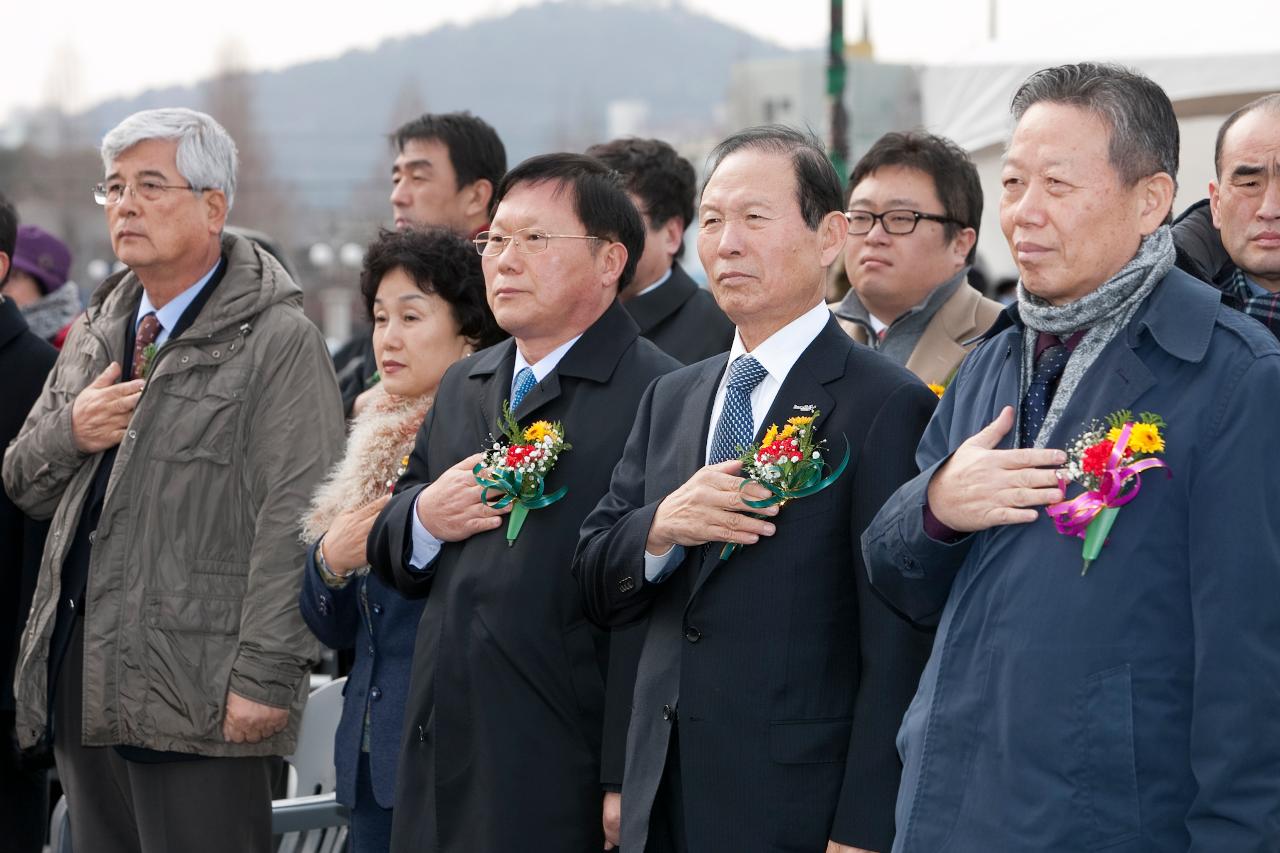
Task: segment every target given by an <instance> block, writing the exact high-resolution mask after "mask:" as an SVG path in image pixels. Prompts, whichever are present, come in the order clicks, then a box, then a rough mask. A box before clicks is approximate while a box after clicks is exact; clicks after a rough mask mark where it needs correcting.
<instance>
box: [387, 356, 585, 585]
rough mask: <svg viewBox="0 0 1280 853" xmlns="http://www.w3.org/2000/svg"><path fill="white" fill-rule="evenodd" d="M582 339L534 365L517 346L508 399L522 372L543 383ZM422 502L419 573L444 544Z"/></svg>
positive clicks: (417, 529) (414, 563)
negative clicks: (433, 532)
mask: <svg viewBox="0 0 1280 853" xmlns="http://www.w3.org/2000/svg"><path fill="white" fill-rule="evenodd" d="M581 337H582V335H578V336H577V337H576V338H572V339H571V340H568V341H565V342H564V343H562V344H561V345H560V346H558V347H556V348H555V349H553V350H552V351H551V352H549V353H547V354H546V355H545V356H543V357H542V358H540V359H538V361H537V362H536V363H534V364H530V363H529V361H528V360H527V359H526V358H525V357H524V353H522V352H520V347H518V346H517V347H516V360H515V365H514V366H513V368H512V371H511V390H510V392H509V394H508V397H507V399H508V400H510V399H511V396H510V395H511V394H514V393H515V390H516V377H517V376H519V375H520V371H521V370H523V369H524V368H526V367H527V368H529V369H530V370H532V371H533V378H534V380H536V381H537V382H541V381H542V380H543V379H546V378H547V375H548V374H549V373H551V371H553V370H555V369H556V365H558V364H559V363H560V360H561V359H562V358H564V357H565V354H566V353H568V352H569V350H570V349H572V348H573V345H574V344H576V343H577V342H578V339H579V338H581ZM477 449H479V448H477ZM424 491H425V490H424ZM420 500H422V492H418V496H417V497H416V498H414V500H413V513H412V516H413V521H412V526H413V553H412V554H410V555H409V568H411V569H416V570H419V571H421V570H422V569H425V568H426V567H427V566H428V565H430V564H431V561H432V560H434V559H435V558H436V557H437V556H439V554H440V546H441V545H443V544H444V542H443V540H440V539H437V538H436V537H434V536H432V535H431V532H430V531H428V530H427V528H426V527H425V526H424V525H423V523H422V520H421V519H420V518H418V501H420Z"/></svg>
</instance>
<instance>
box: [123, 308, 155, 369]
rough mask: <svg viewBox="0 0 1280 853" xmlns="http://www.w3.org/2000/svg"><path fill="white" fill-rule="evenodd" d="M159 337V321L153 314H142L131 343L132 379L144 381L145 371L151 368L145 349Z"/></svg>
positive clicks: (152, 312)
mask: <svg viewBox="0 0 1280 853" xmlns="http://www.w3.org/2000/svg"><path fill="white" fill-rule="evenodd" d="M159 336H160V320H159V318H158V317H156V315H155V312H154V311H151V312H148V313H147V314H144V315H143V317H142V322H140V323H138V334H137V336H136V337H135V338H134V341H133V373H132V374H130V375H131V376H132V378H134V379H146V378H147V370H148V369H149V368H150V367H151V359H149V358H147V347H149V346H151V345H152V344H154V343H155V342H156V338H157V337H159Z"/></svg>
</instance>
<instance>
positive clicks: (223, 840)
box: [53, 624, 275, 853]
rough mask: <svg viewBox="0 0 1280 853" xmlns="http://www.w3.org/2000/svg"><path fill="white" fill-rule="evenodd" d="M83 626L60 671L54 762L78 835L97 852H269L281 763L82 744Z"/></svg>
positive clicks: (84, 847) (80, 844) (77, 842)
mask: <svg viewBox="0 0 1280 853" xmlns="http://www.w3.org/2000/svg"><path fill="white" fill-rule="evenodd" d="M83 660H84V628H83V624H81V625H80V626H77V628H76V630H75V632H74V634H73V635H72V641H71V646H70V648H69V649H68V650H67V654H66V658H65V659H64V660H63V662H62V665H61V667H59V671H58V674H57V687H56V690H55V692H54V708H53V723H54V730H53V731H54V735H53V756H54V759H55V760H56V761H57V763H58V776H59V777H60V778H61V780H62V788H63V790H64V791H65V792H66V795H67V806H68V810H69V812H70V815H71V839H72V843H73V844H74V846H75V849H76V850H78V851H93V853H172V851H179V850H181V851H183V853H205V851H208V853H225V851H232V850H234V851H237V853H241V851H243V853H270V851H271V780H272V772H273V770H274V765H275V760H274V759H273V758H271V757H262V758H205V759H198V760H192V761H167V762H163V763H156V764H148V763H142V762H136V761H128V760H126V759H124V758H122V757H121V756H120V754H119V753H118V752H117V751H116V750H115V749H114V748H113V747H109V746H106V747H94V746H84V745H82V744H81V741H80V737H81V735H80V732H81V716H82V669H83Z"/></svg>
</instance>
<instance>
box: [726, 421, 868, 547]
mask: <svg viewBox="0 0 1280 853" xmlns="http://www.w3.org/2000/svg"><path fill="white" fill-rule="evenodd" d="M792 408H794V409H795V410H796V411H798V412H800V414H799V415H796V416H795V417H793V418H789V419H788V420H787V423H786V425H785V426H784V427H782V429H778V425H777V424H773V425H771V426H770V427H769V429H768V431H766V432H765V434H764V439H762V440H761V442H760V443H759V444H756V445H752V446H751V447H748V448H746V449H745V450H743V451H742V456H741V457H739V459H740V461H741V462H742V476H743V477H744V478H745V481H744V483H743V485H744V486H745V485H746V484H747V483H758V484H759V485H761V486H764V487H765V488H766V489H768V490H769V493H770V494H769V497H767V498H764V499H762V500H758V501H749V500H746V499H745V498H744V499H743V501H742V502H743V503H745V504H746V505H747V506H749V507H753V508H755V509H764V508H765V507H769V506H775V505H776V506H777V507H778V508H779V509H781V508H782V507H784V506H786V505H787V502H788V501H793V500H796V499H798V498H807V497H809V495H816V494H817V493H818V492H820V491H822V490H823V489H825V488H826V487H827V486H830V485H831V484H832V483H834V482H835V481H836V478H838V477H839V476H840V475H841V474H843V473H844V469H845V466H846V465H848V464H849V443H848V441H846V442H845V447H844V458H843V459H841V460H840V464H839V465H837V466H836V468H835V470H834V471H832V470H831V469H830V466H828V465H827V464H826V462H825V461H823V458H822V451H823V450H824V449H825V448H826V446H827V442H826V441H825V440H822V439H817V438H815V437H814V422H815V421H816V420H817V419H818V418H819V417H820V416H821V415H822V413H821V412H820V411H818V409H817V408H816V407H815V406H812V405H805V406H793V407H792ZM827 472H830V473H827ZM824 474H825V476H824ZM739 547H740V546H739V545H738V544H737V543H733V542H729V543H725V546H724V547H723V548H721V549H720V559H721V560H727V559H729V558H730V557H732V556H733V553H734V552H735V551H737V550H738V548H739Z"/></svg>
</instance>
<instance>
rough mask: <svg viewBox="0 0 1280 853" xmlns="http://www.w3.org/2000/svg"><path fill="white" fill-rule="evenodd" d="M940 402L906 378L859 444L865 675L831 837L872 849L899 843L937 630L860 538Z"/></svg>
mask: <svg viewBox="0 0 1280 853" xmlns="http://www.w3.org/2000/svg"><path fill="white" fill-rule="evenodd" d="M936 405H937V398H936V397H935V396H934V394H933V392H932V391H930V390H929V389H928V388H926V387H925V386H923V385H920V384H918V383H914V382H912V383H907V384H904V385H902V386H899V388H898V389H897V390H896V391H894V392H893V393H892V394H890V395H889V397H888V398H887V399H886V400H885V403H884V405H883V406H882V407H881V409H880V412H879V413H878V415H877V416H876V418H875V421H874V422H873V424H872V426H871V429H870V430H869V431H868V432H867V436H866V443H865V445H864V446H863V447H862V448H859V449H858V450H857V453H858V456H857V459H858V463H857V467H856V469H855V470H854V472H853V476H854V482H853V495H854V498H853V514H852V519H851V523H852V525H853V530H852V534H853V535H852V539H853V542H854V543H855V547H854V555H853V561H854V566H853V570H854V573H855V581H856V583H857V594H858V649H857V654H858V656H859V660H860V667H859V670H860V679H859V683H858V695H857V699H856V702H855V705H854V717H853V720H854V724H853V732H852V735H851V737H850V741H849V752H848V758H847V759H846V764H845V767H846V771H845V779H844V785H843V787H842V789H841V792H840V800H839V803H838V805H837V809H836V816H835V820H834V821H833V823H832V829H831V838H832V840H834V841H837V842H839V843H841V844H848V845H852V846H854V847H861V848H865V849H867V850H876V851H887V850H889V849H890V847H891V846H892V844H893V835H894V803H895V800H896V797H897V793H898V780H899V777H900V776H901V772H902V766H901V763H900V761H899V759H898V752H897V749H896V746H895V741H896V737H897V731H898V727H899V725H900V724H901V722H902V717H903V714H905V713H906V709H907V705H908V704H910V702H911V699H912V697H913V696H914V695H915V691H916V687H917V684H918V682H919V680H920V673H921V672H922V671H923V669H924V665H925V662H926V661H927V660H928V658H929V653H930V650H931V649H932V646H933V633H932V632H931V631H928V630H924V629H921V628H918V627H916V626H913V625H912V624H911V623H910V622H908V621H907V620H906V619H905V618H904V617H902V616H901V615H900V614H899V613H898V612H897V611H895V610H894V609H892V608H891V607H890V606H889V605H888V604H887V603H886V602H885V601H884V599H883V598H881V597H880V595H879V594H878V593H876V591H875V590H874V589H873V588H872V587H871V583H870V580H869V578H868V575H867V571H866V566H865V565H863V557H862V553H861V550H860V549H859V548H858V547H857V544H856V543H858V542H859V540H860V538H861V536H862V532H863V531H864V530H865V529H866V528H867V525H869V524H870V523H871V520H872V519H873V518H874V517H875V515H876V513H877V512H878V511H879V509H880V507H881V505H882V504H883V503H884V502H885V501H886V500H888V498H889V496H890V495H892V494H893V493H894V491H895V490H896V489H897V488H898V487H899V486H901V485H902V484H903V483H905V482H906V481H907V480H909V479H911V477H912V476H913V475H915V473H916V464H915V450H916V443H917V442H918V441H919V438H920V435H921V433H922V432H923V431H924V428H925V425H926V424H927V423H928V422H929V418H930V416H931V415H932V414H933V410H934V407H935V406H936Z"/></svg>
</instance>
